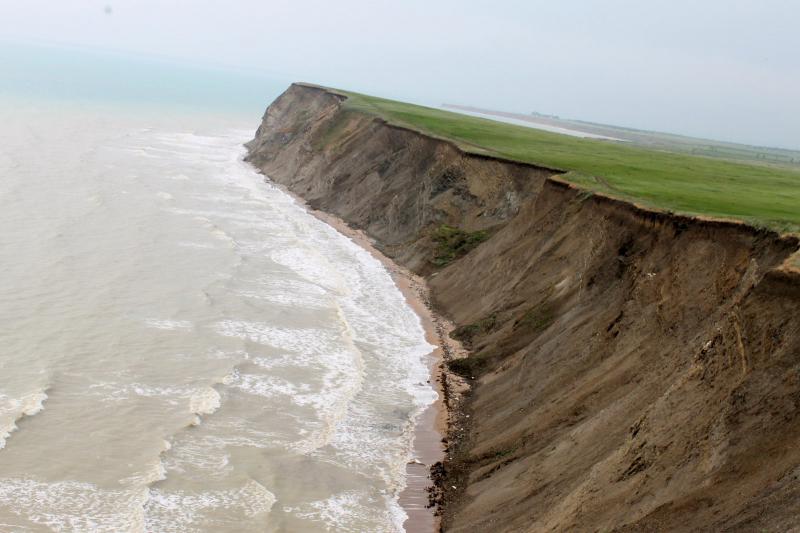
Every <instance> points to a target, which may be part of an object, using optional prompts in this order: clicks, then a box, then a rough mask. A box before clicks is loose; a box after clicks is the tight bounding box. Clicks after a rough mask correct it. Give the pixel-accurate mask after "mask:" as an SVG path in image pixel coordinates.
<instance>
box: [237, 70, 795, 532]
mask: <svg viewBox="0 0 800 533" xmlns="http://www.w3.org/2000/svg"><path fill="white" fill-rule="evenodd" d="M495 124H496V123H491V122H490V121H485V120H482V119H478V118H472V117H463V118H459V116H458V115H455V114H452V113H447V112H445V111H440V110H431V109H428V108H420V107H418V106H411V105H408V104H402V103H398V102H391V101H387V100H381V99H375V98H371V97H365V96H363V95H355V94H353V93H346V92H342V91H336V90H332V89H326V88H322V87H316V86H311V85H306V84H294V85H292V86H291V87H290V88H289V89H288V90H287V91H286V92H285V93H283V94H282V95H281V96H280V97H279V98H278V99H277V100H276V101H275V102H273V103H272V104H271V105H270V106H269V108H268V109H267V111H266V113H265V115H264V117H263V121H262V123H261V126H260V127H259V128H258V131H257V133H256V136H255V138H254V139H253V141H251V142H250V143H249V144H248V149H249V156H248V160H249V161H250V162H251V163H252V164H253V165H255V166H256V167H257V168H259V169H260V170H261V171H262V172H263V173H264V174H265V175H266V176H268V177H269V179H271V180H273V181H274V182H276V183H278V184H281V185H283V186H284V187H286V188H287V189H288V190H290V191H291V192H293V193H294V194H296V195H298V196H299V197H301V198H302V199H304V201H305V202H307V204H308V205H309V206H310V207H311V208H313V209H316V210H319V211H322V212H325V213H329V214H331V215H333V216H335V217H338V218H339V219H341V220H342V221H344V223H346V224H348V225H349V226H350V227H351V228H353V229H355V230H358V231H360V232H362V233H363V235H365V236H366V237H367V238H368V239H369V240H370V241H371V242H372V244H374V246H375V247H376V248H377V249H378V250H379V251H380V252H381V253H382V254H384V255H385V256H387V257H389V258H391V260H392V261H394V262H395V263H397V264H398V265H400V266H402V267H403V268H405V269H408V270H409V271H411V272H412V273H413V274H414V275H416V276H419V277H421V278H422V279H424V281H425V282H426V284H427V287H428V288H429V291H430V293H429V300H430V306H431V308H432V309H433V311H434V313H436V314H439V315H441V316H443V317H446V318H448V319H449V320H451V321H452V322H453V324H454V325H455V329H453V331H452V332H450V336H451V337H453V338H455V339H456V340H458V341H459V342H460V343H461V344H462V345H463V346H464V347H465V348H466V349H467V350H468V351H469V354H468V356H466V357H459V356H450V355H447V354H445V355H444V365H445V366H446V367H447V370H448V371H449V372H451V373H453V374H456V375H458V376H460V378H461V379H462V380H463V381H464V382H465V383H469V384H470V388H469V391H466V392H465V393H464V395H463V401H461V402H458V405H457V407H456V406H453V407H454V408H453V409H452V410H451V411H450V413H449V416H448V428H447V435H446V437H445V446H446V447H445V450H444V460H443V461H442V462H441V463H440V464H437V465H436V466H435V468H434V469H433V476H434V478H435V479H436V482H437V485H436V489H435V491H433V494H432V497H433V500H434V502H435V504H436V505H437V506H438V509H439V512H440V514H441V524H440V527H441V528H442V529H443V530H445V531H463V532H467V531H730V530H737V531H739V530H743V531H762V530H770V531H772V530H776V531H778V530H780V531H784V530H788V529H791V528H792V527H796V525H797V516H800V488H798V487H800V485H798V476H800V447H798V446H797V442H798V440H799V439H800V313H798V309H800V270H799V269H800V261H798V255H797V250H798V247H800V241H799V240H798V237H797V235H796V234H795V233H792V232H795V231H797V228H798V224H800V210H797V208H796V206H797V205H799V204H798V203H797V202H796V200H797V199H798V198H800V196H798V195H799V194H800V174H798V173H797V172H796V171H794V170H791V169H784V168H775V167H772V166H769V165H755V164H754V165H745V164H739V163H733V162H728V161H723V160H714V159H709V158H702V157H694V156H690V155H686V154H671V153H665V152H655V151H647V150H644V149H641V148H637V147H631V146H620V145H617V144H614V143H611V142H608V141H599V140H588V139H572V138H565V137H564V136H560V135H556V134H552V133H548V132H541V131H534V132H532V133H529V132H526V131H523V130H525V128H521V127H518V126H512V125H507V124H504V125H495ZM445 376H446V374H445ZM444 381H445V389H444V398H445V404H447V398H448V394H449V393H448V389H447V379H445V380H444Z"/></svg>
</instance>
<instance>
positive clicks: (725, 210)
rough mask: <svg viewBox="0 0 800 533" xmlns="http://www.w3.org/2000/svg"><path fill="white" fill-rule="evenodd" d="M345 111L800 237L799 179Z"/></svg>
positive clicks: (433, 112)
mask: <svg viewBox="0 0 800 533" xmlns="http://www.w3.org/2000/svg"><path fill="white" fill-rule="evenodd" d="M340 92H341V93H342V94H345V95H347V96H348V100H347V101H346V103H345V107H346V108H347V109H350V110H354V111H361V112H365V113H369V114H373V115H377V116H380V117H381V118H383V119H385V120H386V121H388V122H390V123H392V124H396V125H401V126H406V127H410V128H413V129H416V130H419V131H422V132H425V133H428V134H431V135H433V136H436V137H441V138H445V139H449V140H452V141H454V142H456V143H457V144H458V145H459V146H460V147H461V148H462V149H464V150H465V151H469V152H474V153H481V154H489V155H495V156H500V157H504V158H507V159H512V160H516V161H523V162H526V163H534V164H538V165H543V166H546V167H551V168H556V169H560V170H563V171H564V173H565V176H564V177H565V179H567V180H569V181H571V182H573V183H575V184H578V185H580V186H582V187H585V188H587V189H590V190H592V191H599V192H603V193H606V194H608V195H611V196H615V197H618V198H624V199H627V200H631V201H635V202H637V203H639V204H641V205H645V206H648V207H655V208H658V209H663V210H668V211H673V212H677V213H685V214H690V215H705V216H711V217H718V218H728V219H736V220H743V221H746V222H748V223H750V224H753V225H755V226H760V227H768V228H771V229H775V230H778V231H782V232H800V172H798V171H796V170H793V169H789V168H779V167H769V166H765V165H751V164H746V163H740V162H734V161H726V160H721V159H718V158H706V157H700V156H692V155H687V154H681V153H674V152H666V151H657V150H651V149H646V148H641V147H636V146H632V145H626V144H624V143H615V142H609V141H597V140H590V139H581V138H576V137H570V136H566V135H559V134H556V133H550V132H546V131H542V130H536V129H533V128H526V127H522V126H515V125H511V124H505V123H502V122H495V121H492V120H486V119H482V118H475V117H470V116H466V115H460V114H457V113H451V112H448V111H443V110H439V109H433V108H428V107H422V106H417V105H413V104H407V103H403V102H396V101H393V100H386V99H383V98H376V97H372V96H366V95H362V94H357V93H350V92H346V91H340Z"/></svg>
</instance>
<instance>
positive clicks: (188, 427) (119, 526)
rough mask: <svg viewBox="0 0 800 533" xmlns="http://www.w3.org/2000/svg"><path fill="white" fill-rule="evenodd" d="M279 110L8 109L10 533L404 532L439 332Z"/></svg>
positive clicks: (3, 517)
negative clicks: (309, 205) (270, 149)
mask: <svg viewBox="0 0 800 533" xmlns="http://www.w3.org/2000/svg"><path fill="white" fill-rule="evenodd" d="M265 103H266V102H265ZM257 122H258V117H257V116H254V117H250V118H249V119H248V120H245V119H243V118H239V117H229V116H225V117H220V116H217V115H212V114H201V113H184V114H178V113H176V114H172V115H170V114H167V113H162V112H155V111H152V112H145V111H142V110H132V109H130V108H123V107H121V106H111V105H109V106H106V107H92V106H87V105H83V104H75V103H73V104H64V103H56V102H37V103H30V102H27V103H25V102H21V101H15V100H9V99H6V100H3V101H2V104H1V105H0V177H2V179H1V180H0V324H2V326H1V327H0V447H1V448H0V531H109V532H120V531H154V532H155V531H158V532H172V531H214V532H225V531H231V532H233V531H237V532H239V531H376V532H377V531H395V530H399V529H400V528H401V524H402V522H403V519H404V512H403V511H402V509H401V508H400V507H399V505H398V503H397V496H398V493H399V492H400V490H402V488H403V486H404V483H405V464H406V462H407V460H408V459H409V458H410V453H411V442H412V430H413V421H414V419H415V417H417V416H418V415H419V413H420V412H421V411H422V410H423V409H424V408H425V406H427V405H429V404H430V403H431V402H432V401H433V400H434V399H435V397H436V393H435V392H434V391H433V390H432V389H431V387H430V385H428V384H427V383H426V381H427V380H428V378H429V376H428V370H427V366H426V363H427V357H428V354H429V352H430V349H431V346H429V345H428V344H427V343H426V342H425V337H424V332H423V329H422V327H421V325H420V322H419V319H418V317H417V316H416V315H415V314H414V313H413V311H412V310H411V309H410V308H409V307H408V305H407V304H406V303H405V301H404V298H403V296H402V294H401V293H400V292H399V290H398V289H397V288H396V287H395V285H394V284H393V282H392V279H391V277H390V275H389V274H388V273H387V271H386V270H385V269H384V268H383V267H382V265H381V264H380V263H379V262H378V261H377V260H376V259H374V258H373V257H372V256H371V255H370V254H369V253H367V252H366V251H364V250H362V249H361V248H359V247H358V246H357V245H356V244H354V243H353V242H351V241H350V240H348V239H347V238H345V237H343V236H342V235H340V234H338V233H337V232H336V231H335V230H333V229H332V228H330V227H329V226H327V225H325V224H324V223H322V222H321V221H319V220H317V219H316V218H314V217H313V216H311V215H310V214H308V213H307V212H306V211H305V210H304V209H303V208H302V207H301V206H298V205H297V204H296V203H295V202H294V201H293V200H292V199H291V198H290V197H289V196H287V195H286V194H284V193H283V192H281V191H279V190H278V189H276V188H274V187H273V186H271V185H269V184H267V183H265V182H264V178H263V176H260V175H259V174H257V173H256V172H255V171H254V170H253V169H252V168H251V167H250V166H249V165H247V164H246V163H244V162H243V161H242V159H241V158H242V156H243V154H244V149H243V148H242V143H243V142H245V141H247V140H248V139H249V138H250V137H252V132H253V129H254V126H255V125H256V123H257Z"/></svg>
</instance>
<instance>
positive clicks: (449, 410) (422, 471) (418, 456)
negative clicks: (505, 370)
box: [265, 176, 469, 533]
mask: <svg viewBox="0 0 800 533" xmlns="http://www.w3.org/2000/svg"><path fill="white" fill-rule="evenodd" d="M265 179H266V181H267V182H268V183H270V184H271V185H273V186H275V187H278V188H279V189H280V190H281V191H283V192H285V193H286V194H288V195H290V196H291V197H292V198H294V200H295V201H296V202H298V204H299V205H301V206H303V207H304V208H305V209H306V210H307V211H308V213H310V214H311V215H313V216H314V217H316V218H317V219H319V220H321V221H322V222H324V223H326V224H328V225H329V226H331V227H332V228H333V229H335V230H336V231H338V232H339V233H341V234H342V235H344V236H345V237H347V238H349V239H351V240H352V241H353V242H354V243H356V244H357V245H358V246H360V247H362V248H363V249H364V250H366V251H367V252H369V253H370V254H371V255H372V256H373V257H375V258H376V259H377V260H378V261H380V262H381V264H382V265H383V266H384V268H386V270H387V271H388V272H389V274H390V275H391V277H392V280H393V281H394V283H395V285H396V286H397V288H398V289H399V290H400V292H401V293H402V294H403V296H404V297H405V300H406V303H407V304H408V305H409V307H411V309H412V310H413V311H414V313H415V314H416V315H417V316H418V317H419V320H420V323H421V325H422V327H423V329H424V331H425V339H426V340H427V341H428V343H429V344H431V345H433V346H434V347H435V348H434V349H433V350H432V351H431V352H430V353H428V354H427V355H426V359H427V362H426V364H427V366H428V369H429V375H430V379H429V380H428V383H429V384H431V386H433V388H434V390H435V391H436V393H437V399H436V401H435V402H433V403H432V404H431V405H429V406H428V407H427V408H425V410H424V411H423V412H422V413H421V414H420V415H419V416H418V417H417V419H416V421H415V424H414V442H413V448H412V449H413V459H412V461H410V462H408V463H407V464H406V487H405V489H403V491H402V492H401V493H400V495H399V503H400V506H401V507H402V508H403V510H404V511H405V512H406V514H407V516H408V517H407V519H406V521H405V522H404V523H403V527H404V529H405V530H406V531H408V532H414V533H418V532H425V531H428V532H438V531H440V522H441V518H440V514H439V505H440V503H441V502H440V498H439V497H438V492H439V491H440V489H439V488H438V487H436V486H435V485H436V481H435V480H434V478H433V475H432V468H433V467H434V466H437V465H441V463H442V462H443V461H444V459H445V456H446V454H447V451H448V442H449V439H450V433H451V432H450V429H451V426H452V420H453V415H454V413H455V407H456V405H457V403H458V402H459V400H460V398H461V397H462V396H463V394H464V392H465V391H466V389H467V388H468V387H469V386H468V385H467V383H466V382H465V381H464V380H463V378H461V377H460V376H457V375H455V374H453V373H452V372H450V371H448V369H447V365H446V363H447V361H450V360H451V359H454V358H460V357H466V355H467V351H466V350H465V349H464V348H463V347H462V346H461V344H460V343H459V342H458V341H455V340H453V339H451V338H450V336H449V334H450V332H451V331H452V330H453V329H454V328H455V326H454V325H453V324H452V323H451V322H450V321H449V320H447V319H445V318H444V317H442V316H440V315H438V314H436V313H435V312H434V311H433V309H432V308H431V305H430V297H429V294H430V291H429V288H428V285H427V283H426V282H425V279H424V278H422V277H421V276H418V275H416V274H414V273H413V272H411V271H409V270H408V269H406V268H403V267H402V266H400V265H398V264H397V263H395V262H394V261H392V260H391V259H390V258H389V257H387V256H386V255H384V254H383V253H382V252H381V251H380V250H378V249H377V248H376V247H375V245H374V244H373V241H372V240H371V239H370V238H369V236H367V235H366V234H365V233H364V232H363V231H361V230H357V229H354V228H351V227H350V226H349V225H347V223H346V222H345V221H343V220H342V219H340V218H339V217H337V216H335V215H331V214H329V213H325V212H324V211H320V210H318V209H314V208H312V207H311V206H310V205H308V203H307V202H306V201H305V200H303V198H301V197H299V196H298V195H296V194H295V193H293V192H291V191H290V190H288V189H287V188H286V187H284V186H283V185H281V184H279V183H275V182H273V181H272V180H270V179H269V178H268V177H267V176H265Z"/></svg>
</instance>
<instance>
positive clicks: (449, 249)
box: [433, 224, 489, 266]
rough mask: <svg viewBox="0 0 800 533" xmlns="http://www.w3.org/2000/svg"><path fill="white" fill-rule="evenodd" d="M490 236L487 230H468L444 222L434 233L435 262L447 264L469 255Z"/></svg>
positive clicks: (439, 264)
mask: <svg viewBox="0 0 800 533" xmlns="http://www.w3.org/2000/svg"><path fill="white" fill-rule="evenodd" d="M488 238H489V232H488V231H485V230H481V231H473V232H468V231H464V230H461V229H458V228H455V227H453V226H448V225H446V224H442V225H441V226H439V227H438V228H437V229H436V231H434V233H433V241H434V242H435V243H436V251H435V255H434V258H433V264H434V265H436V266H445V265H447V264H449V263H451V262H453V261H455V260H456V259H458V258H459V257H462V256H464V255H467V254H468V253H469V252H470V251H471V250H473V249H474V248H475V247H476V246H478V245H479V244H480V243H482V242H483V241H485V240H486V239H488Z"/></svg>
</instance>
